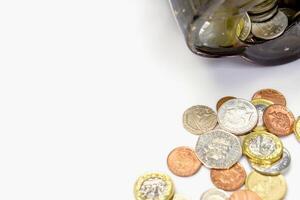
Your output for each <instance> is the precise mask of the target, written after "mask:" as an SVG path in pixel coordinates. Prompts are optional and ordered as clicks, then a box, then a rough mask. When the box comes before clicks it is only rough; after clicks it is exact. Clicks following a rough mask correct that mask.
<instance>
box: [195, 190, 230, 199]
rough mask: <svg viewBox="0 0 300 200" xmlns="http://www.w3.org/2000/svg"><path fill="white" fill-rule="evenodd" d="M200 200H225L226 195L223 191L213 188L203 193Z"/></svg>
mask: <svg viewBox="0 0 300 200" xmlns="http://www.w3.org/2000/svg"><path fill="white" fill-rule="evenodd" d="M200 199H201V200H227V199H228V195H227V194H226V192H224V191H223V190H219V189H215V188H213V189H210V190H207V191H206V192H204V193H203V194H202V196H201V198H200Z"/></svg>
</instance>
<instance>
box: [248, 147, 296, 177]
mask: <svg viewBox="0 0 300 200" xmlns="http://www.w3.org/2000/svg"><path fill="white" fill-rule="evenodd" d="M249 163H250V165H251V167H252V168H253V169H254V170H256V171H257V172H259V173H261V174H265V175H270V176H276V175H279V174H281V173H282V172H283V171H284V170H285V169H287V168H288V167H289V165H290V163H291V155H290V153H289V152H288V150H287V149H285V148H284V149H283V154H282V158H281V159H280V160H278V161H277V162H275V163H274V164H272V165H270V166H264V165H258V164H255V163H252V162H251V161H249Z"/></svg>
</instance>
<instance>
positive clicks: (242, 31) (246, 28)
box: [236, 13, 252, 41]
mask: <svg viewBox="0 0 300 200" xmlns="http://www.w3.org/2000/svg"><path fill="white" fill-rule="evenodd" d="M251 28H252V23H251V19H250V17H249V15H248V13H246V14H245V15H244V16H243V17H242V18H241V20H240V22H239V23H238V25H237V31H236V35H237V36H238V38H239V39H240V40H241V41H245V40H247V38H248V37H249V35H250V33H251Z"/></svg>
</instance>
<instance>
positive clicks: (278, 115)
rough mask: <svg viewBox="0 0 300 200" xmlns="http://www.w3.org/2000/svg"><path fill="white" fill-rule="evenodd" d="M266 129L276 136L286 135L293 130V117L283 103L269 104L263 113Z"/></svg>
mask: <svg viewBox="0 0 300 200" xmlns="http://www.w3.org/2000/svg"><path fill="white" fill-rule="evenodd" d="M263 120H264V123H265V126H266V128H267V130H268V131H269V132H271V133H273V134H274V135H277V136H287V135H289V134H291V133H292V132H293V125H294V122H295V117H294V115H293V113H292V112H290V111H289V110H288V108H287V107H285V106H283V105H276V104H274V105H271V106H269V107H268V108H267V109H266V110H265V112H264V115H263Z"/></svg>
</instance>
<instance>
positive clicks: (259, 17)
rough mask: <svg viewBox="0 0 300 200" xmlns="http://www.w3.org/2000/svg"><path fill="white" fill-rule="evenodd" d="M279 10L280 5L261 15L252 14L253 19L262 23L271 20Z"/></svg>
mask: <svg viewBox="0 0 300 200" xmlns="http://www.w3.org/2000/svg"><path fill="white" fill-rule="evenodd" d="M277 12H278V6H276V7H274V8H272V9H271V10H270V11H268V12H265V13H262V14H259V15H251V17H250V18H251V21H252V22H256V23H262V22H265V21H268V20H270V19H271V18H272V17H274V16H275V15H276V14H277Z"/></svg>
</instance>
